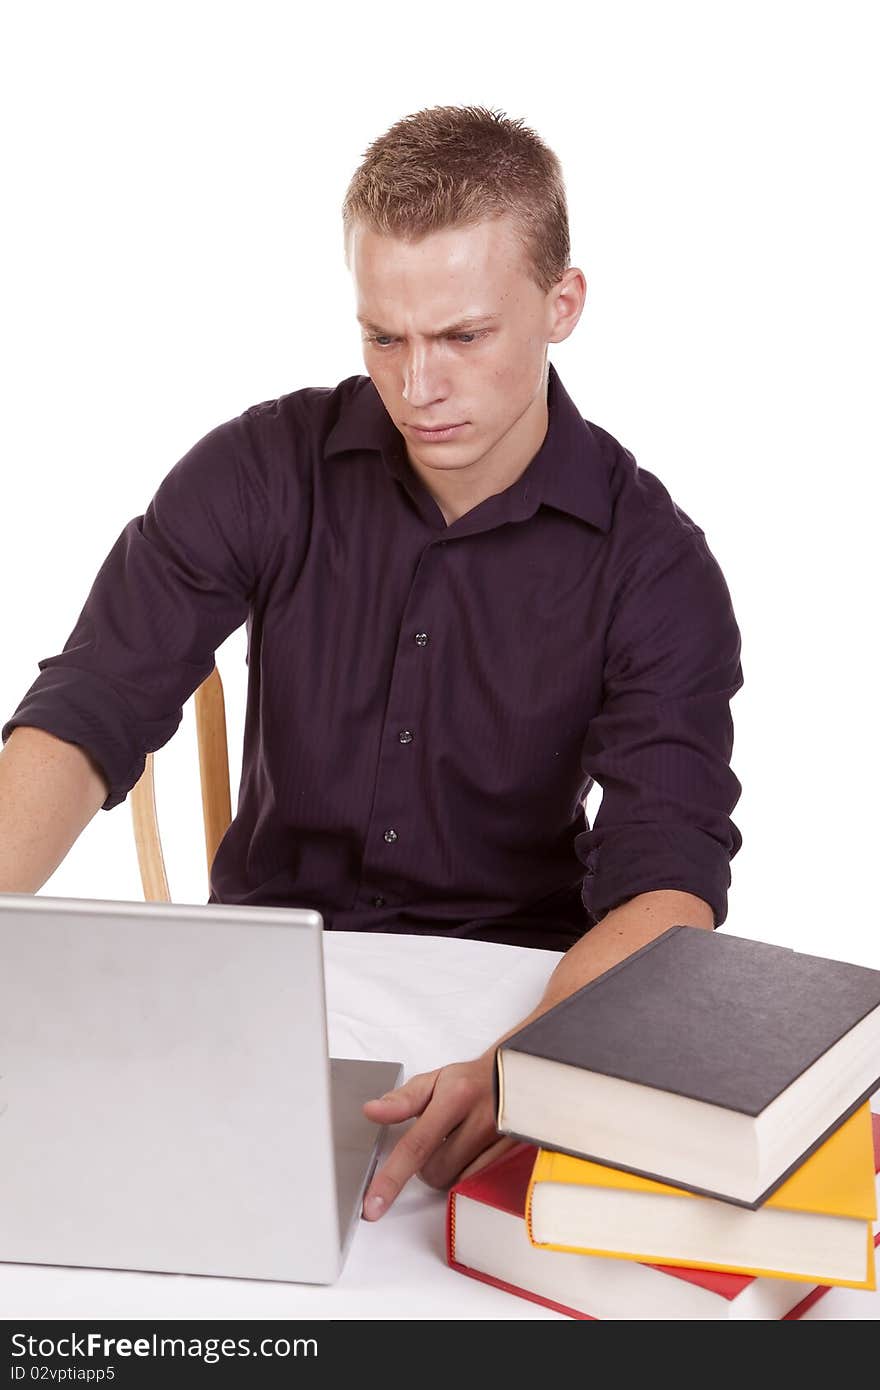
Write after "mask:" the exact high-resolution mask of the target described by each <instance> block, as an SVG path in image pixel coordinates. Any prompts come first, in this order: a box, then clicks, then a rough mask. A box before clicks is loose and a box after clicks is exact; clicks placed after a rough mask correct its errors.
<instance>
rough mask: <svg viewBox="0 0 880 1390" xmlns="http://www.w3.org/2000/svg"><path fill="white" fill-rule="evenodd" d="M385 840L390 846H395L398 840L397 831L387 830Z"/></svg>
mask: <svg viewBox="0 0 880 1390" xmlns="http://www.w3.org/2000/svg"><path fill="white" fill-rule="evenodd" d="M385 839H386V840H387V841H388V843H389V845H393V844H394V841H395V840H396V839H397V831H396V830H386V831H385Z"/></svg>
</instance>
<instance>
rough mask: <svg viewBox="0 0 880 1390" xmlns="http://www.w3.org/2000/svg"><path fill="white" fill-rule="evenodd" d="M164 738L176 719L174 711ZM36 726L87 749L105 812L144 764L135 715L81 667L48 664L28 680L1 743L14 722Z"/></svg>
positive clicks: (1, 734) (124, 793) (129, 786)
mask: <svg viewBox="0 0 880 1390" xmlns="http://www.w3.org/2000/svg"><path fill="white" fill-rule="evenodd" d="M167 722H168V723H169V724H170V726H171V727H170V728H169V729H168V731H167V733H165V730H164V729H163V730H162V733H163V734H165V737H164V738H163V739H162V740H161V741H162V742H164V741H165V739H166V738H170V737H171V734H172V733H173V732H174V730H175V728H176V727H177V725H178V723H179V722H180V712H179V711H178V713H177V716H176V718H174V719H173V721H171V720H169V721H167ZM24 725H26V726H29V727H30V728H34V729H42V730H43V731H44V732H45V733H47V734H54V735H55V737H56V738H60V739H63V740H64V742H65V743H73V744H76V745H77V746H78V747H79V748H82V749H83V750H84V751H85V752H86V753H88V754H89V755H90V756H91V757H92V758H93V759H94V761H95V762H96V763H97V765H98V767H99V768H100V769H101V771H102V772H103V774H104V777H105V778H106V779H107V782H108V784H109V788H110V789H109V793H108V795H107V799H106V800H105V801H104V803H103V805H102V807H101V810H103V811H111V810H112V809H113V807H114V806H118V805H119V804H120V802H122V801H124V800H125V798H126V796H127V795H128V793H129V792H130V791H131V789H132V787H133V786H134V785H135V783H136V782H137V781H138V780H139V778H140V776H141V774H142V773H143V770H144V766H145V763H146V749H145V748H144V746H143V745H142V744H141V743H140V742H139V741H137V740H136V739H135V738H134V737H133V734H132V730H133V728H134V727H135V719H134V716H133V714H132V712H131V711H130V710H129V709H128V706H127V705H126V703H125V702H124V701H123V700H122V699H121V697H120V696H119V695H118V694H117V693H116V692H115V691H114V690H113V688H112V687H111V686H110V685H108V683H107V682H106V681H104V680H101V679H100V678H98V677H96V676H93V675H92V674H91V673H89V672H87V671H81V670H72V669H71V668H69V667H67V668H61V667H55V668H49V669H47V670H44V671H43V672H42V673H41V675H40V676H38V678H37V679H36V680H35V681H34V684H33V685H32V686H31V688H30V690H29V691H28V692H27V694H26V695H25V696H24V699H23V700H22V701H21V703H20V704H19V706H18V708H17V709H16V710H15V713H14V714H13V715H12V717H11V719H9V720H8V721H7V723H6V724H4V725H3V728H2V730H0V738H2V741H3V742H4V743H5V742H6V740H7V739H8V738H9V735H10V734H11V733H12V730H13V729H15V728H18V727H19V726H24Z"/></svg>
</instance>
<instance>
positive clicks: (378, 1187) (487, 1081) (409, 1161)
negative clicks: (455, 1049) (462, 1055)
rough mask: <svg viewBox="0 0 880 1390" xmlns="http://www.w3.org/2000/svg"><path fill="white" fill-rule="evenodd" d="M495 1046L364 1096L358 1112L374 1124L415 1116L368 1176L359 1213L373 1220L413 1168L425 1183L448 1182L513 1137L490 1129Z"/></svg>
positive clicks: (478, 1164)
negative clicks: (377, 1094)
mask: <svg viewBox="0 0 880 1390" xmlns="http://www.w3.org/2000/svg"><path fill="white" fill-rule="evenodd" d="M494 1066H495V1048H494V1047H493V1048H492V1049H491V1050H490V1051H489V1052H486V1053H484V1054H483V1056H482V1057H477V1058H476V1059H475V1060H474V1061H472V1062H454V1063H452V1064H451V1065H449V1066H446V1067H438V1068H437V1069H436V1071H429V1072H421V1073H420V1074H419V1075H418V1076H413V1077H411V1078H410V1080H409V1081H407V1082H406V1083H405V1085H403V1086H400V1087H398V1089H397V1090H396V1091H389V1092H388V1094H387V1095H385V1096H382V1097H380V1099H379V1100H368V1101H367V1103H366V1105H365V1106H364V1113H365V1114H366V1115H367V1116H368V1117H369V1119H371V1120H374V1121H375V1122H376V1123H377V1124H380V1125H388V1124H399V1123H400V1122H401V1120H409V1119H412V1117H413V1116H415V1115H417V1116H418V1117H419V1118H418V1119H417V1120H416V1123H415V1124H414V1125H412V1126H411V1127H410V1128H409V1129H408V1130H407V1132H406V1134H405V1135H404V1136H403V1138H402V1139H400V1140H399V1142H398V1143H397V1144H396V1145H395V1147H394V1148H393V1149H392V1151H391V1153H390V1154H389V1156H388V1159H387V1161H386V1162H385V1163H384V1164H383V1166H382V1167H381V1168H380V1169H379V1170H378V1172H377V1173H376V1174H375V1176H374V1177H373V1181H372V1182H371V1183H370V1186H369V1188H368V1189H367V1193H366V1196H365V1198H364V1216H365V1217H366V1219H367V1220H368V1221H376V1220H378V1218H379V1217H380V1216H381V1215H382V1214H383V1213H384V1212H385V1211H387V1210H388V1208H389V1207H390V1206H391V1204H392V1202H393V1201H394V1199H395V1198H396V1197H397V1195H398V1193H399V1192H400V1191H401V1189H402V1188H403V1186H404V1184H405V1183H407V1182H409V1179H410V1178H411V1177H413V1175H414V1174H415V1173H418V1174H419V1176H420V1177H421V1178H422V1179H423V1180H424V1181H425V1182H426V1183H428V1185H429V1186H430V1187H439V1188H443V1187H449V1186H451V1184H452V1183H453V1182H455V1181H456V1180H457V1179H458V1178H459V1177H461V1176H463V1175H464V1174H465V1173H470V1172H474V1173H475V1172H477V1170H478V1169H479V1168H483V1167H484V1166H485V1165H486V1164H487V1163H490V1162H491V1161H492V1160H493V1159H494V1158H497V1157H498V1155H499V1154H501V1153H503V1152H504V1150H505V1149H507V1148H509V1147H510V1145H511V1144H512V1143H513V1142H514V1141H513V1140H512V1139H501V1138H499V1135H498V1131H497V1130H496V1128H495V1104H494V1098H493V1090H492V1073H493V1068H494Z"/></svg>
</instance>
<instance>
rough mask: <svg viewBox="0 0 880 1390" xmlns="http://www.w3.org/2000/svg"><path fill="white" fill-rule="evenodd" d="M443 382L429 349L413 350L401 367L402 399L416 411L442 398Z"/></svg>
mask: <svg viewBox="0 0 880 1390" xmlns="http://www.w3.org/2000/svg"><path fill="white" fill-rule="evenodd" d="M444 394H445V392H444V388H443V381H442V376H441V373H440V371H439V370H438V364H437V363H436V361H435V360H434V358H433V356H432V354H431V351H430V349H427V348H413V349H412V351H411V352H410V353H409V355H408V357H407V358H406V361H405V362H404V367H403V399H404V400H405V401H406V402H407V404H408V405H411V406H414V407H416V408H417V409H418V408H421V407H423V406H428V405H431V404H433V402H434V401H438V400H442V399H443V397H444Z"/></svg>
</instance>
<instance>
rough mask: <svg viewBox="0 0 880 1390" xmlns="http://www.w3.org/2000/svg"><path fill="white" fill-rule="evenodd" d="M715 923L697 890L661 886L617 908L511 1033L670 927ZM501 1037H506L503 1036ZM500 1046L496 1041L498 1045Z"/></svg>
mask: <svg viewBox="0 0 880 1390" xmlns="http://www.w3.org/2000/svg"><path fill="white" fill-rule="evenodd" d="M714 925H715V919H714V917H713V915H712V909H711V908H710V907H709V904H708V903H706V902H704V901H703V899H702V898H697V897H695V896H694V895H693V893H681V892H678V890H676V889H659V890H657V891H656V892H653V893H640V894H639V895H638V897H635V898H630V900H629V901H628V902H625V903H622V904H621V906H620V907H616V908H614V910H613V911H612V912H609V913H608V915H607V916H606V917H603V918H602V921H601V922H599V923H598V924H597V925H596V926H595V927H593V928H592V929H591V930H590V931H588V932H587V934H586V936H582V937H581V939H580V941H578V942H576V943H575V945H574V946H571V947H570V948H569V950H568V951H566V953H565V955H564V956H563V957H562V960H561V961H560V962H559V964H558V965H557V967H556V969H555V970H554V971H553V974H552V975H551V976H550V979H549V980H548V982H547V988H546V989H545V991H544V994H543V996H542V998H541V1002H540V1003H539V1004H538V1006H537V1008H535V1009H534V1010H533V1011H532V1012H531V1013H530V1014H529V1016H528V1018H524V1019H523V1020H522V1021H521V1022H520V1023H518V1024H517V1025H516V1028H512V1029H511V1030H510V1032H509V1033H506V1034H505V1037H510V1035H511V1033H514V1032H517V1031H518V1030H519V1029H520V1028H522V1027H524V1026H525V1024H526V1023H531V1022H532V1020H533V1019H535V1018H539V1017H540V1015H541V1014H543V1013H546V1012H547V1010H548V1009H550V1008H552V1007H553V1005H554V1004H558V1003H559V1002H560V1000H562V999H567V998H568V996H569V995H570V994H574V992H575V990H578V989H580V988H581V986H582V985H586V984H589V982H590V980H595V979H596V977H597V975H601V974H603V973H604V971H606V970H610V969H611V967H612V965H617V963H618V961H621V960H624V959H625V958H626V957H627V956H631V955H632V954H633V952H634V951H637V950H638V949H639V947H640V946H645V945H647V943H648V942H649V941H653V940H654V938H655V937H656V936H661V935H662V933H663V932H665V931H667V930H668V929H669V927H675V926H688V927H706V928H707V929H708V930H709V931H711V930H712V928H713V927H714ZM499 1041H503V1039H500V1040H499ZM495 1046H497V1043H496V1044H493V1047H495Z"/></svg>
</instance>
